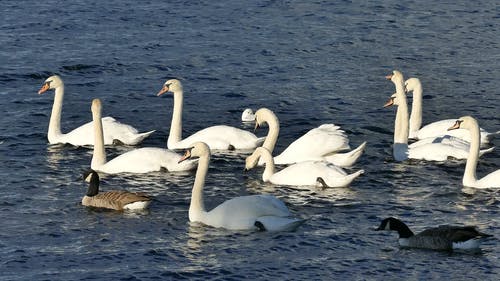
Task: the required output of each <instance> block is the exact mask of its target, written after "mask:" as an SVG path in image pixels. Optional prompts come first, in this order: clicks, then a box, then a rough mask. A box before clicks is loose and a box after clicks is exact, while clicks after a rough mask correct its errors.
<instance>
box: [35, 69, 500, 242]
mask: <svg viewBox="0 0 500 281" xmlns="http://www.w3.org/2000/svg"><path fill="white" fill-rule="evenodd" d="M386 78H387V79H389V80H391V81H392V82H393V83H394V86H395V88H396V93H395V94H394V95H392V96H391V97H390V99H389V101H388V102H387V103H386V106H391V105H395V106H397V109H396V117H395V122H394V144H393V157H394V160H395V161H404V160H407V159H423V160H430V161H446V160H447V159H449V158H450V157H451V158H456V159H467V162H466V166H465V172H464V177H463V182H462V184H463V185H464V186H466V187H473V188H499V187H500V170H496V171H494V172H491V173H490V174H488V175H487V176H484V177H482V178H479V179H478V178H477V176H476V168H477V164H478V161H479V157H480V156H481V155H483V154H485V153H487V152H490V151H491V150H492V149H493V148H488V149H482V150H481V147H484V146H486V145H488V143H489V141H490V138H491V137H492V136H493V135H495V134H498V132H497V133H488V132H486V131H485V130H484V129H482V128H480V127H479V125H478V122H477V120H476V119H474V118H473V117H471V116H464V117H460V118H459V119H450V120H442V121H437V122H434V123H431V124H428V125H426V126H424V127H421V126H422V111H423V110H422V85H421V83H420V80H419V79H418V78H410V79H408V80H406V81H405V80H404V78H403V75H402V73H401V72H400V71H397V70H394V71H393V72H392V73H391V74H390V75H388V76H387V77H386ZM49 90H54V91H55V95H54V104H53V107H52V113H51V116H50V122H49V128H48V134H47V138H48V141H49V144H56V143H66V144H71V145H75V146H93V156H92V159H91V161H90V167H91V169H92V170H89V171H87V172H86V173H85V174H84V179H85V180H86V181H87V182H89V187H88V190H87V193H86V195H85V196H84V197H83V198H82V205H84V206H91V207H98V208H107V209H113V210H119V211H124V210H138V209H144V208H147V207H148V206H149V205H150V203H151V197H149V196H147V195H144V194H137V193H131V192H127V191H124V190H122V191H107V192H99V175H98V172H99V173H106V174H119V173H137V174H140V173H149V172H153V171H168V172H177V171H186V170H194V169H196V176H195V180H194V184H193V188H192V194H191V203H190V207H189V210H188V217H189V221H191V222H201V223H203V224H205V225H209V226H213V227H220V228H225V229H230V230H261V231H291V230H295V229H296V228H297V227H299V226H300V225H302V224H303V223H304V222H305V221H306V218H301V217H300V215H293V214H292V213H291V212H290V211H289V210H288V208H287V207H286V205H285V203H284V202H283V201H281V200H280V199H278V198H276V197H274V196H272V195H267V194H256V195H248V196H240V197H235V198H232V199H229V200H227V201H224V202H223V203H222V204H220V205H219V206H217V207H215V208H214V209H212V210H210V211H207V210H206V209H205V205H204V199H203V190H204V187H205V178H206V176H207V172H208V167H209V163H210V157H211V153H212V152H216V151H220V150H222V151H224V150H234V151H236V152H237V153H241V154H245V153H246V154H247V155H248V156H247V157H246V161H245V166H244V168H245V170H249V169H253V168H255V167H257V166H259V165H261V166H262V165H264V166H265V167H264V170H263V174H262V181H263V182H268V183H271V184H274V185H276V186H277V187H279V186H291V187H293V188H307V189H314V188H336V187H337V188H338V187H342V188H346V187H349V186H350V185H353V184H355V179H356V178H358V177H359V176H362V174H363V172H364V171H363V170H362V169H359V170H358V171H356V172H354V173H352V174H348V173H347V172H345V171H344V169H343V167H351V166H354V165H355V163H356V161H357V160H358V159H359V158H360V157H361V156H362V154H363V151H364V150H365V147H366V145H367V144H366V142H364V141H362V142H361V144H360V145H359V146H358V147H357V148H355V149H353V150H351V151H349V149H350V145H349V138H348V136H347V134H346V133H345V131H344V130H342V129H341V128H340V127H339V126H337V125H335V124H320V125H319V126H318V127H316V128H312V129H311V130H310V131H308V132H307V133H306V134H304V135H303V136H301V137H300V138H298V139H296V140H295V141H294V142H292V143H291V144H290V145H289V146H288V147H286V148H285V149H284V150H283V151H282V152H281V153H280V154H278V155H277V156H274V157H273V150H274V148H275V145H276V143H277V141H278V136H279V131H280V123H279V120H278V117H277V116H276V114H275V113H274V112H273V111H272V110H271V109H269V108H260V109H258V110H257V111H256V112H255V113H254V112H253V110H252V109H250V108H247V109H245V110H244V111H243V113H242V116H241V120H242V121H243V122H255V128H256V129H257V128H260V127H263V126H264V125H267V128H268V131H267V135H266V136H265V137H257V136H256V135H255V134H253V133H251V132H248V131H246V130H243V129H239V128H235V127H230V126H226V125H216V126H211V127H207V128H205V129H202V130H200V131H198V132H196V133H194V134H192V135H190V136H189V137H186V138H183V137H182V112H183V99H184V92H183V87H182V84H181V82H180V81H179V80H177V79H169V80H167V81H166V82H165V83H164V84H163V87H162V89H161V90H160V91H159V92H158V94H157V95H158V96H162V95H164V94H166V93H172V95H173V97H174V99H173V100H174V102H173V113H172V119H171V126H170V132H169V136H168V138H167V145H166V148H160V147H143V148H136V149H133V150H131V151H129V152H126V153H123V154H121V155H119V156H117V157H115V158H114V159H112V160H110V161H107V159H106V153H105V145H138V144H140V143H141V142H142V141H143V140H144V139H145V138H147V137H148V136H149V135H151V134H152V133H153V132H154V130H153V131H149V132H144V133H139V132H138V130H137V129H135V128H133V127H132V126H129V125H126V124H123V123H120V122H118V121H117V120H116V119H114V118H112V117H104V118H103V117H102V116H101V114H102V107H103V105H102V102H101V101H100V100H99V99H94V100H93V101H92V105H91V112H92V121H91V122H88V123H86V124H84V125H82V126H81V127H78V128H76V129H74V130H72V131H70V132H69V133H66V134H64V133H62V132H61V113H62V104H63V97H64V83H63V81H62V79H61V78H60V77H59V76H57V75H54V76H51V77H49V78H47V79H46V80H45V82H44V83H43V85H42V87H41V89H40V90H39V92H38V93H39V94H42V93H44V92H46V91H49ZM409 92H412V93H413V103H412V111H411V116H409V112H408V105H407V99H406V94H407V93H409ZM410 140H416V141H413V142H411V143H410ZM356 141H358V140H356ZM173 149H186V150H185V153H184V155H183V156H182V155H180V154H178V153H177V152H176V151H174V150H173ZM275 165H282V166H284V167H283V168H279V171H276V168H275ZM242 168H243V167H242ZM377 230H394V231H397V232H398V234H399V243H400V245H401V246H402V247H414V248H427V249H433V250H454V249H470V248H475V249H477V248H478V247H479V241H480V240H481V239H483V238H486V237H488V236H490V235H487V234H484V233H481V232H479V231H477V230H476V229H475V228H474V227H471V226H464V227H458V226H440V227H437V228H431V229H428V230H425V231H423V232H421V233H419V234H416V235H415V234H413V232H412V231H411V230H410V229H409V228H408V226H406V225H405V224H404V223H403V222H401V221H400V220H398V219H396V218H392V217H390V218H386V219H384V220H383V221H382V223H381V225H380V226H379V227H378V228H377Z"/></svg>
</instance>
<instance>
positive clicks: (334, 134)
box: [255, 108, 366, 167]
mask: <svg viewBox="0 0 500 281" xmlns="http://www.w3.org/2000/svg"><path fill="white" fill-rule="evenodd" d="M255 122H256V125H255V126H256V128H258V127H261V126H263V125H264V124H267V126H268V127H269V132H268V134H267V137H266V139H265V140H264V143H263V144H262V146H263V147H265V148H267V150H269V151H270V152H271V153H272V152H273V150H274V147H275V145H276V142H277V140H278V135H279V131H280V125H279V120H278V117H277V116H276V115H275V114H274V112H272V111H271V110H270V109H268V108H261V109H259V110H257V111H256V112H255ZM365 146H366V142H363V143H362V144H361V145H360V146H358V147H357V148H356V149H354V150H352V151H349V152H345V153H341V152H340V151H343V150H346V149H349V139H348V138H347V136H346V134H345V133H344V131H343V130H341V129H340V127H339V126H335V125H334V124H323V125H321V126H319V127H317V128H314V129H311V130H310V131H308V132H307V133H306V134H305V135H303V136H301V137H300V138H298V139H297V140H295V141H294V142H292V143H291V144H290V145H289V146H288V147H287V148H285V150H284V151H283V152H281V154H279V155H278V156H275V157H274V163H275V164H276V165H285V164H293V163H298V162H303V161H326V162H329V163H333V164H335V165H337V166H340V167H349V166H352V165H353V164H354V163H355V162H356V161H357V160H358V158H359V157H360V156H361V154H363V151H364V148H365ZM262 164H263V161H262V160H260V161H259V165H262Z"/></svg>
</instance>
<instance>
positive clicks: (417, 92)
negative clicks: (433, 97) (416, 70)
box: [410, 78, 422, 136]
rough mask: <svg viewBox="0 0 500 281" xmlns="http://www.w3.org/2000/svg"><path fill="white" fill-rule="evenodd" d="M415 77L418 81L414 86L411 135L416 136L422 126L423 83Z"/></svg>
mask: <svg viewBox="0 0 500 281" xmlns="http://www.w3.org/2000/svg"><path fill="white" fill-rule="evenodd" d="M413 79H415V80H416V81H415V82H416V83H415V86H414V88H413V102H412V105H411V115H410V135H411V136H414V134H416V132H418V130H420V127H421V126H422V84H421V83H420V80H418V79H416V78H413Z"/></svg>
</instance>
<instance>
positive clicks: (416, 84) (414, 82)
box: [405, 77, 422, 93]
mask: <svg viewBox="0 0 500 281" xmlns="http://www.w3.org/2000/svg"><path fill="white" fill-rule="evenodd" d="M421 87H422V83H420V79H418V78H415V77H412V78H409V79H407V80H406V81H405V91H406V92H407V93H408V92H412V91H414V90H415V89H417V88H421Z"/></svg>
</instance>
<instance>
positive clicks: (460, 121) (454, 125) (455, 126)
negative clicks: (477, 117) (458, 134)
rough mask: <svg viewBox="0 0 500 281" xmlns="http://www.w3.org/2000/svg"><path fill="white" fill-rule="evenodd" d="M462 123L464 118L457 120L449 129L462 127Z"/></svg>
mask: <svg viewBox="0 0 500 281" xmlns="http://www.w3.org/2000/svg"><path fill="white" fill-rule="evenodd" d="M460 123H462V120H457V121H455V124H453V126H451V127H449V128H448V131H451V130H456V129H460Z"/></svg>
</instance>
